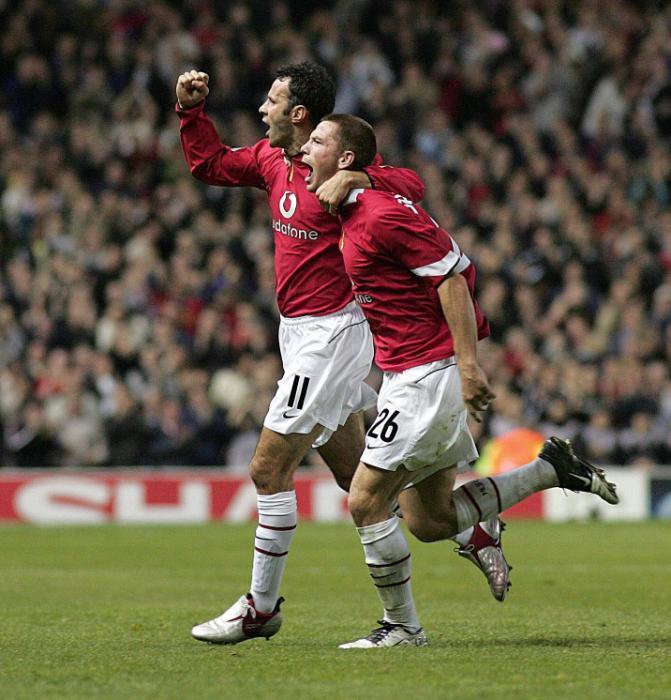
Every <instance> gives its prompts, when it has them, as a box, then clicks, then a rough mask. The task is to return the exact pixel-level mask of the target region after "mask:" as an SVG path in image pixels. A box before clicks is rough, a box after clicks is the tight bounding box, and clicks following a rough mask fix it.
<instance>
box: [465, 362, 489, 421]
mask: <svg viewBox="0 0 671 700" xmlns="http://www.w3.org/2000/svg"><path fill="white" fill-rule="evenodd" d="M459 374H460V375H461V392H462V395H463V397H464V403H465V404H466V408H467V409H468V413H469V414H470V415H471V416H472V417H473V418H474V420H476V421H477V422H478V423H480V422H481V421H482V418H481V417H480V412H481V411H486V410H487V409H488V408H489V404H490V403H491V402H492V401H493V400H494V399H495V398H496V395H495V394H494V392H493V391H492V390H491V387H490V386H489V382H488V381H487V376H486V375H485V373H484V371H483V369H482V367H480V365H479V364H477V363H474V364H472V365H465V366H461V365H460V366H459Z"/></svg>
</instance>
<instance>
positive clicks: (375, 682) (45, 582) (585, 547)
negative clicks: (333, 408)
mask: <svg viewBox="0 0 671 700" xmlns="http://www.w3.org/2000/svg"><path fill="white" fill-rule="evenodd" d="M252 537H253V526H250V525H248V526H230V525H206V526H202V527H114V526H109V527H108V526H106V527H93V528H53V529H38V528H28V527H26V528H17V527H5V528H0V596H1V598H0V599H1V600H2V602H3V608H4V609H3V612H2V618H0V620H1V621H0V689H1V690H0V693H1V694H2V697H3V698H8V699H10V698H12V699H13V698H35V697H41V698H55V697H59V698H90V697H96V698H156V697H158V698H162V699H164V698H190V697H194V698H226V699H229V698H230V699H231V700H238V699H240V700H244V699H246V698H268V699H272V700H274V699H276V698H278V699H284V698H292V699H297V700H301V699H306V700H307V699H312V698H319V700H333V699H335V700H338V699H340V698H342V699H347V700H356V699H359V698H362V699H363V698H365V699H366V700H368V699H374V698H402V697H407V698H409V699H413V700H414V699H415V698H432V700H439V699H441V698H447V697H450V698H454V699H456V700H460V699H461V698H473V699H476V698H477V699H480V698H494V699H497V700H498V699H502V698H515V699H516V700H524V699H527V698H529V699H531V698H543V699H544V700H548V699H549V698H572V699H573V700H582V699H584V698H604V699H605V698H608V699H609V700H612V699H613V698H632V699H633V698H636V699H637V700H638V699H640V698H669V697H671V592H670V584H669V581H671V523H668V522H648V523H637V524H604V523H586V524H568V525H551V524H545V523H529V522H512V523H511V524H510V527H509V529H508V531H507V532H506V541H505V544H506V549H507V553H508V558H509V559H510V561H511V562H512V563H513V564H514V565H515V570H514V571H513V575H512V580H513V584H514V585H513V588H512V591H511V593H510V595H509V598H508V600H507V601H506V602H505V603H504V604H503V605H501V604H499V603H496V602H495V601H494V599H493V598H491V596H490V594H489V591H488V590H487V588H486V584H485V581H484V578H483V577H482V575H481V574H480V573H479V572H478V571H476V569H475V567H473V566H472V565H471V564H469V563H468V562H466V561H462V560H461V559H459V558H458V557H457V556H456V555H455V554H453V553H452V552H451V547H450V543H438V544H431V545H426V544H421V543H419V542H412V545H411V546H412V550H413V555H414V577H413V584H414V591H415V596H416V599H417V603H418V607H419V611H420V616H421V619H422V621H423V624H424V625H425V628H426V630H427V633H428V635H429V639H430V646H429V647H428V648H423V649H422V648H420V649H417V648H405V649H388V650H373V651H368V652H365V651H364V652H361V651H356V650H350V651H343V650H338V649H337V648H336V647H337V645H338V643H339V642H342V641H346V640H349V639H352V638H355V637H357V636H359V635H361V634H364V633H367V632H368V631H369V630H370V629H371V628H372V627H373V626H376V625H375V620H376V619H377V617H378V616H379V605H378V603H377V598H376V596H375V593H374V591H373V589H372V586H371V585H370V582H369V579H368V575H367V573H366V571H365V568H364V566H363V564H362V555H361V551H360V545H359V544H358V541H357V539H356V536H355V533H354V531H353V528H351V527H349V526H347V525H333V526H327V525H314V524H307V523H302V524H301V526H300V527H299V530H298V532H297V534H296V537H295V539H294V543H293V546H292V551H291V554H290V558H289V564H288V567H287V573H286V576H285V583H284V586H283V594H284V595H285V596H286V598H287V602H286V603H285V605H284V608H283V609H284V611H285V622H284V626H283V628H282V631H281V632H280V634H279V635H277V636H276V637H275V638H273V639H272V640H271V641H269V642H266V641H265V640H262V639H259V640H253V641H251V642H246V643H244V644H241V645H237V646H234V647H223V646H211V645H206V644H202V643H199V642H196V641H194V640H192V639H191V638H190V636H189V630H190V627H191V625H192V624H194V623H196V622H201V621H203V620H205V619H208V618H209V617H212V616H213V615H214V614H218V613H219V612H221V611H222V610H223V608H224V607H227V606H228V605H229V604H230V603H231V602H233V600H234V599H235V598H236V596H238V595H240V594H241V593H243V592H244V591H245V590H246V586H247V584H248V577H249V563H250V557H251V554H250V543H251V540H252Z"/></svg>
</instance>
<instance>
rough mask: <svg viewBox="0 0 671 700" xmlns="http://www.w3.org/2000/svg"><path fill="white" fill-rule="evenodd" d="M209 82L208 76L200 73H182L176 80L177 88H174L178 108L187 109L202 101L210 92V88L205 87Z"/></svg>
mask: <svg viewBox="0 0 671 700" xmlns="http://www.w3.org/2000/svg"><path fill="white" fill-rule="evenodd" d="M209 80H210V76H209V75H208V74H207V73H203V72H201V71H197V70H190V71H187V72H186V73H182V75H180V76H179V78H178V79H177V87H176V88H175V92H176V93H177V102H179V106H180V107H182V108H183V109H189V108H190V107H195V106H196V105H197V104H198V103H199V102H201V101H202V100H204V99H205V98H206V97H207V96H208V94H209V92H210V88H208V87H207V83H208V82H209Z"/></svg>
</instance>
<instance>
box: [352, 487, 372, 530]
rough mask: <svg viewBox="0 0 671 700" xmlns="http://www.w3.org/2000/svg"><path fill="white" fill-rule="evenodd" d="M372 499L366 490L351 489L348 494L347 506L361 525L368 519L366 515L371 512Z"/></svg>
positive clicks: (356, 521)
mask: <svg viewBox="0 0 671 700" xmlns="http://www.w3.org/2000/svg"><path fill="white" fill-rule="evenodd" d="M370 506H371V500H370V498H369V495H368V494H367V493H366V492H365V491H361V490H356V489H355V490H354V491H350V492H349V495H348V496H347V507H348V508H349V512H350V514H351V515H352V519H353V520H354V522H355V523H356V524H357V525H359V526H361V525H362V524H364V523H365V521H366V516H367V515H368V514H369V512H370V509H371V508H370Z"/></svg>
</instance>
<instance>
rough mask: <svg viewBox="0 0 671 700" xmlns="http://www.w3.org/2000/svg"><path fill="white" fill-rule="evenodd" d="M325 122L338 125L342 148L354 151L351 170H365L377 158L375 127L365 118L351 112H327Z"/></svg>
mask: <svg viewBox="0 0 671 700" xmlns="http://www.w3.org/2000/svg"><path fill="white" fill-rule="evenodd" d="M322 121H323V122H333V123H334V124H337V125H338V136H339V140H340V148H342V150H343V151H352V152H353V153H354V162H353V163H352V165H351V166H350V169H351V170H363V168H365V167H366V166H367V165H371V163H372V162H373V161H374V160H375V154H376V153H377V141H376V139H375V131H374V130H373V127H372V126H371V125H370V124H369V123H368V122H367V121H365V120H364V119H361V118H360V117H355V116H353V115H351V114H327V115H326V116H325V117H324V118H323V119H322Z"/></svg>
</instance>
